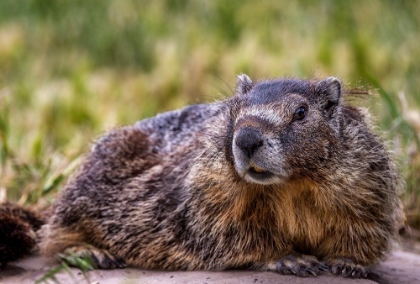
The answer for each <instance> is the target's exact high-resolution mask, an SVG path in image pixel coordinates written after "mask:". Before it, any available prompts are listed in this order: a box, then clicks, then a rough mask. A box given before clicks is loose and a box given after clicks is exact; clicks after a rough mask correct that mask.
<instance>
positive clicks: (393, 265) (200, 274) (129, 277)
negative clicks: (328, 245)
mask: <svg viewBox="0 0 420 284" xmlns="http://www.w3.org/2000/svg"><path fill="white" fill-rule="evenodd" d="M55 265H56V263H55V261H54V260H53V259H47V258H43V257H40V256H32V257H29V258H27V259H24V260H22V261H19V262H16V263H12V264H10V265H9V266H8V267H7V268H6V269H5V270H3V271H0V284H12V283H34V282H35V280H37V279H40V278H41V277H42V276H43V275H45V273H46V272H47V271H49V270H50V269H51V267H54V266H55ZM71 271H72V274H73V276H71V275H70V274H69V273H68V272H66V271H61V272H60V273H58V274H57V280H58V281H59V283H63V284H64V283H95V284H111V283H121V284H124V283H127V284H130V283H144V284H155V283H167V284H172V283H197V284H198V283H201V284H204V283H207V284H212V283H226V284H230V283H232V284H233V283H253V284H254V283H256V284H259V283H261V284H262V283H278V284H292V283H296V284H300V283H302V284H303V283H312V284H316V283H326V284H328V283H331V284H332V283H338V284H340V283H360V284H368V283H371V284H372V283H384V284H391V283H392V284H394V283H402V284H408V283H420V255H418V254H414V253H411V252H404V251H401V250H398V251H395V252H394V253H393V254H392V255H391V256H390V258H389V259H388V260H387V261H385V262H383V263H380V264H379V265H377V266H375V267H374V268H373V269H372V273H371V277H370V278H371V279H369V280H368V279H357V280H353V279H346V278H342V277H337V276H334V275H328V274H324V275H321V276H319V277H309V278H299V277H295V276H283V275H279V274H276V273H273V272H254V271H223V272H208V271H194V272H185V271H147V270H141V269H134V268H126V269H118V270H96V271H91V272H89V274H88V277H89V280H87V279H86V278H85V277H84V276H83V274H82V273H81V272H80V271H79V270H78V269H75V268H72V269H71ZM47 283H53V281H52V280H49V282H47Z"/></svg>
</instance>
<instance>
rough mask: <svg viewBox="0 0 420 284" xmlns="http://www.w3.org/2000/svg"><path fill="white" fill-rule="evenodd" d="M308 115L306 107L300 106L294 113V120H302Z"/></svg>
mask: <svg viewBox="0 0 420 284" xmlns="http://www.w3.org/2000/svg"><path fill="white" fill-rule="evenodd" d="M305 116H306V108H305V107H298V108H297V109H296V111H295V114H294V115H293V121H295V120H302V119H304V118H305Z"/></svg>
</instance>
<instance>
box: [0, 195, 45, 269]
mask: <svg viewBox="0 0 420 284" xmlns="http://www.w3.org/2000/svg"><path fill="white" fill-rule="evenodd" d="M43 224H44V220H43V219H42V217H41V216H40V215H39V214H38V213H36V212H35V211H32V210H29V209H23V208H21V207H19V206H17V205H15V204H11V203H3V204H1V205H0V268H2V267H4V266H5V265H6V264H7V262H9V261H14V260H17V259H19V258H21V257H23V256H25V255H28V254H29V253H30V252H31V251H32V250H33V249H35V247H36V233H35V231H37V230H39V228H40V227H41V226H42V225H43Z"/></svg>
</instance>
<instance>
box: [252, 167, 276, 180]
mask: <svg viewBox="0 0 420 284" xmlns="http://www.w3.org/2000/svg"><path fill="white" fill-rule="evenodd" d="M248 175H249V176H250V177H251V178H253V179H255V180H266V179H269V178H272V177H273V176H274V174H273V173H271V172H269V171H266V170H264V169H262V168H260V167H257V166H256V165H252V166H251V167H250V168H249V169H248Z"/></svg>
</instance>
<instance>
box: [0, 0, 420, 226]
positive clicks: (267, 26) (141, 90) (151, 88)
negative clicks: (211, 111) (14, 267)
mask: <svg viewBox="0 0 420 284" xmlns="http://www.w3.org/2000/svg"><path fill="white" fill-rule="evenodd" d="M418 15H420V2H419V1H403V0H402V1H391V0H388V1H386V0H384V1H379V0H376V1H375V0H372V1H361V0H356V1H345V0H324V1H309V0H300V1H286V0H279V1H274V0H272V1H268V0H267V1H246V0H241V1H239V0H233V1H223V0H215V1H205V0H196V1H188V0H185V1H181V0H166V1H164V0H156V1H134V0H100V1H82V0H55V1H46V0H21V1H15V0H2V1H0V196H1V195H2V194H1V193H2V192H3V193H4V192H6V196H7V198H9V199H12V200H19V202H20V203H22V204H28V203H30V204H33V203H37V204H40V205H43V204H48V203H49V202H50V201H51V199H52V198H54V196H55V193H56V192H57V190H59V189H60V187H61V186H62V184H63V182H64V181H65V180H66V178H67V177H68V175H69V174H70V173H71V172H72V170H73V169H74V168H75V165H76V164H77V161H78V160H80V158H81V155H82V153H84V152H85V151H86V150H88V149H89V147H90V143H91V142H93V141H94V139H95V138H96V137H97V136H98V135H99V134H101V133H103V132H104V131H106V130H108V129H110V128H112V127H115V126H118V125H124V124H132V123H133V122H135V121H136V120H139V119H142V118H144V117H147V116H152V115H154V114H156V113H157V112H161V111H166V110H169V109H174V108H178V107H181V106H183V105H186V104H190V103H198V102H204V101H212V100H215V99H218V98H222V97H223V96H225V94H231V90H230V88H234V85H235V81H236V78H235V76H236V74H238V73H242V72H245V73H247V74H248V75H250V76H251V77H252V78H272V77H279V76H295V77H324V76H329V75H335V76H338V77H340V78H342V79H343V80H344V81H345V82H347V83H348V84H349V87H354V86H363V87H367V88H371V89H374V90H377V93H378V96H374V97H372V98H370V99H369V100H365V101H363V102H361V103H362V104H363V105H365V106H368V107H369V108H370V109H371V112H372V113H373V114H374V116H375V117H376V122H377V124H378V125H379V129H380V131H382V132H381V133H382V135H383V137H384V138H385V139H387V140H390V141H391V142H392V143H391V146H392V147H393V150H394V151H395V153H396V155H397V157H398V159H399V161H400V165H401V172H402V173H403V174H404V178H405V180H406V189H405V192H404V193H403V198H404V200H405V203H406V205H407V212H408V213H409V214H408V215H409V216H410V220H413V221H412V222H413V224H415V220H416V216H420V200H419V197H420V154H419V152H420V151H419V149H420V148H419V147H420V143H419V139H420V127H419V124H420V122H419V121H418V120H420V118H416V115H415V113H417V114H418V113H419V109H420V85H419V83H418V82H419V80H418V78H420V64H418V62H419V61H420V41H419V40H418V39H419V38H420V17H419V16H418ZM225 82H226V84H225ZM401 93H404V98H406V101H407V102H406V103H405V102H402V101H401V95H400V96H398V94H401ZM411 216H413V217H411ZM418 219H419V220H420V218H418ZM417 226H419V227H420V222H419V224H417Z"/></svg>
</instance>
